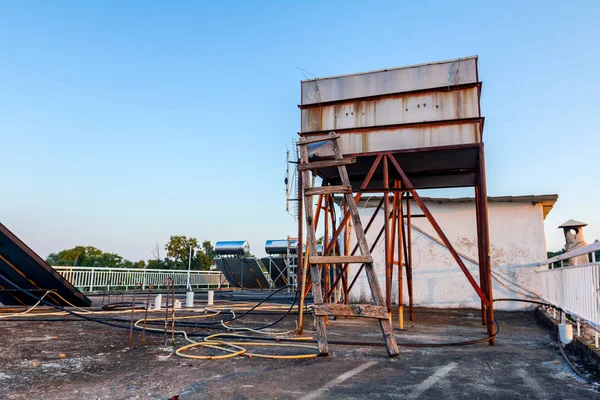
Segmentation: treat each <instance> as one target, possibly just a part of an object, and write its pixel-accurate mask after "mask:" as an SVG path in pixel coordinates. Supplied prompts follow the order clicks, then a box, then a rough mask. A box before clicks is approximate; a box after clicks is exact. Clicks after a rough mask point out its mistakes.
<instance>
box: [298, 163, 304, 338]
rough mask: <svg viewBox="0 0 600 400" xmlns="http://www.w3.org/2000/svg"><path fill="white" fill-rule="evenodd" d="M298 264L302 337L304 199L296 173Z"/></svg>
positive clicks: (299, 319) (301, 331)
mask: <svg viewBox="0 0 600 400" xmlns="http://www.w3.org/2000/svg"><path fill="white" fill-rule="evenodd" d="M297 189H298V195H297V197H296V198H297V199H298V250H297V251H298V264H297V266H296V277H297V278H296V284H297V286H298V287H297V288H296V290H297V291H298V299H299V300H298V333H299V334H300V335H302V333H303V330H304V300H305V299H306V295H305V293H304V288H305V286H306V274H305V273H304V262H303V261H304V254H302V253H303V250H304V199H303V193H304V192H303V190H302V174H301V173H298V188H297Z"/></svg>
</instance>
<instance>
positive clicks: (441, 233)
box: [389, 157, 490, 306]
mask: <svg viewBox="0 0 600 400" xmlns="http://www.w3.org/2000/svg"><path fill="white" fill-rule="evenodd" d="M389 159H390V161H392V164H393V165H394V167H395V168H396V170H397V171H398V173H399V174H400V177H401V178H402V181H403V182H404V184H405V185H406V186H407V187H408V188H409V189H413V191H412V196H413V198H414V200H415V202H416V203H417V205H418V206H419V208H420V209H421V211H422V212H423V214H425V215H426V216H427V220H428V221H429V223H430V224H431V226H432V227H433V229H434V230H435V231H436V233H437V234H438V236H439V237H440V239H441V240H442V242H444V244H445V245H446V247H447V248H448V251H450V254H451V255H452V257H453V258H454V260H455V261H456V263H457V264H458V266H459V267H460V269H461V270H462V271H463V273H464V274H465V276H466V277H467V280H468V281H469V283H470V284H471V286H473V289H475V292H477V295H478V296H479V297H480V298H481V300H483V302H484V303H485V305H486V306H489V304H490V301H489V299H488V297H487V295H486V294H485V293H484V292H483V291H482V290H481V288H480V287H479V285H478V284H477V282H476V281H475V279H474V278H473V275H471V273H470V272H469V270H468V269H467V267H466V265H465V263H464V262H463V260H462V259H461V258H460V256H459V255H458V253H457V252H456V250H455V249H454V246H453V245H452V243H451V242H450V240H449V239H448V237H447V236H446V234H445V233H444V231H443V230H442V228H441V227H440V226H439V224H438V223H437V221H436V220H435V218H434V217H433V215H432V214H431V212H430V211H429V208H427V206H426V205H425V202H423V200H422V199H421V196H419V194H418V193H417V191H416V189H415V188H414V186H413V184H412V183H411V182H410V180H409V179H408V177H407V176H406V174H405V173H404V170H403V169H402V168H401V167H400V165H399V164H398V162H397V161H396V159H395V158H394V157H389Z"/></svg>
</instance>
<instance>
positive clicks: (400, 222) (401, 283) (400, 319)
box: [396, 181, 404, 329]
mask: <svg viewBox="0 0 600 400" xmlns="http://www.w3.org/2000/svg"><path fill="white" fill-rule="evenodd" d="M401 185H402V183H401V182H400V181H396V186H397V187H400V186H401ZM396 218H397V219H398V226H397V230H398V232H397V238H396V240H397V241H398V326H399V327H400V329H404V271H402V256H403V252H402V240H403V238H404V229H403V228H402V226H403V223H404V218H403V216H402V196H400V204H399V205H398V210H397V215H396Z"/></svg>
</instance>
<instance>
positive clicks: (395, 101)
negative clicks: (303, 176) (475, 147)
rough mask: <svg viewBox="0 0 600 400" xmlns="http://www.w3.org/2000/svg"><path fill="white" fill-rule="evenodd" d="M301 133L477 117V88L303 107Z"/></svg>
mask: <svg viewBox="0 0 600 400" xmlns="http://www.w3.org/2000/svg"><path fill="white" fill-rule="evenodd" d="M301 114H302V127H301V129H302V133H307V132H317V131H326V130H336V129H348V128H359V127H368V126H382V125H397V124H410V123H415V122H433V121H448V120H453V119H463V118H476V117H479V88H478V87H467V88H463V89H460V90H452V91H440V92H433V93H420V94H413V95H406V94H405V95H398V96H394V97H386V98H382V99H376V100H368V101H360V100H357V101H352V102H344V103H342V104H335V105H329V106H323V107H316V108H307V109H304V110H302V112H301Z"/></svg>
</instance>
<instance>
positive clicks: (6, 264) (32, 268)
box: [0, 224, 92, 307]
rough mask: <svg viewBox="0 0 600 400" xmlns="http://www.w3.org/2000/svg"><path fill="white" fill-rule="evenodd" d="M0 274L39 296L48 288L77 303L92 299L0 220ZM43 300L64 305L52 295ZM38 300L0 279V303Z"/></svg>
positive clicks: (7, 303)
mask: <svg viewBox="0 0 600 400" xmlns="http://www.w3.org/2000/svg"><path fill="white" fill-rule="evenodd" d="M0 274H2V275H3V276H5V277H6V278H8V279H10V280H11V281H12V282H14V283H15V284H16V285H18V286H19V287H21V288H23V289H26V290H28V291H31V293H33V294H35V295H36V296H37V297H42V296H43V295H44V293H45V292H46V291H48V290H53V291H55V292H56V293H58V294H60V295H61V296H62V297H64V298H65V299H66V300H67V301H69V302H70V303H72V304H73V305H75V306H78V307H89V306H90V305H91V304H92V302H91V300H90V299H88V298H87V297H86V296H84V295H83V293H81V292H80V291H79V290H77V289H76V288H75V287H74V286H73V285H71V284H70V283H69V282H68V281H67V280H66V279H65V278H63V277H62V276H61V275H60V274H59V273H58V272H56V271H55V270H54V269H53V268H52V267H51V266H49V265H48V264H47V263H46V262H45V261H44V260H43V259H42V258H41V257H40V256H38V255H37V254H36V253H35V252H34V251H33V250H31V249H30V248H29V247H28V246H27V245H26V244H25V243H23V242H22V241H21V240H20V239H19V238H18V237H17V236H15V234H14V233H12V232H11V231H10V230H8V228H6V227H5V226H4V225H2V224H0ZM44 300H47V301H49V302H51V303H54V304H57V305H66V304H65V302H64V301H63V300H60V299H59V298H58V297H57V296H55V295H52V294H50V295H48V296H46V298H45V299H44ZM36 302H37V301H36V300H35V299H34V298H32V297H30V296H28V295H27V294H25V293H23V292H21V291H19V290H17V289H16V288H15V287H12V286H11V285H10V284H9V283H8V282H6V281H3V280H0V303H2V304H4V305H32V304H35V303H36Z"/></svg>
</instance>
